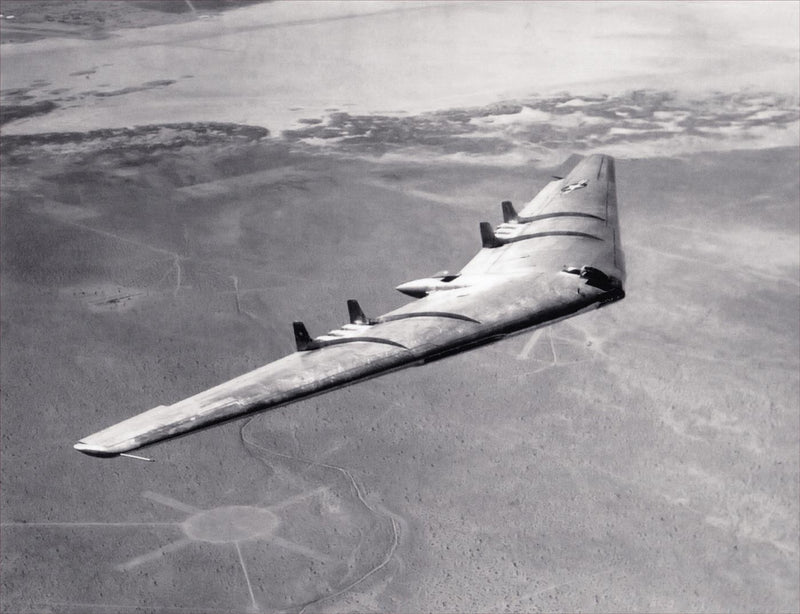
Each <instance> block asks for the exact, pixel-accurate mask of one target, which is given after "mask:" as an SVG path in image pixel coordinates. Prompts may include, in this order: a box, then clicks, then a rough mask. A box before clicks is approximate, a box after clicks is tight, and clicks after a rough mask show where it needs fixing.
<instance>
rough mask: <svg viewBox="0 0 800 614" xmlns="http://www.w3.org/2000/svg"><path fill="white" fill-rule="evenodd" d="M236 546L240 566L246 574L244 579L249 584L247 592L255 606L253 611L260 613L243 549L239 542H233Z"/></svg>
mask: <svg viewBox="0 0 800 614" xmlns="http://www.w3.org/2000/svg"><path fill="white" fill-rule="evenodd" d="M233 543H234V545H235V546H236V554H238V555H239V564H240V565H241V566H242V571H243V572H244V579H245V582H247V590H248V592H249V593H250V601H251V602H252V604H253V610H254V611H258V604H257V603H256V596H255V595H254V594H253V585H252V584H250V575H249V574H248V573H247V567H245V564H244V557H242V549H241V548H240V547H239V542H233Z"/></svg>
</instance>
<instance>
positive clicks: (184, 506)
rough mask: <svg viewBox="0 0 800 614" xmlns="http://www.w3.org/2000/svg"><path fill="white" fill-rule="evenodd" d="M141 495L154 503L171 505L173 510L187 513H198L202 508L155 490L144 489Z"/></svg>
mask: <svg viewBox="0 0 800 614" xmlns="http://www.w3.org/2000/svg"><path fill="white" fill-rule="evenodd" d="M142 496H143V497H144V498H145V499H150V500H151V501H155V502H156V503H160V504H161V505H166V506H167V507H171V508H172V509H174V510H178V511H179V512H185V513H187V514H198V513H200V512H202V511H203V510H200V509H198V508H196V507H194V506H192V505H189V504H188V503H183V502H181V501H177V500H176V499H173V498H172V497H167V496H166V495H160V494H158V493H157V492H153V491H152V490H145V491H144V492H143V493H142Z"/></svg>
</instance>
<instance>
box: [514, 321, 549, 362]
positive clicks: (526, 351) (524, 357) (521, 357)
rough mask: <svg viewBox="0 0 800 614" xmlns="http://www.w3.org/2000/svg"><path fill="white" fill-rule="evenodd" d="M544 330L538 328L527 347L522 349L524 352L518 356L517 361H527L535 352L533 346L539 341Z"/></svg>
mask: <svg viewBox="0 0 800 614" xmlns="http://www.w3.org/2000/svg"><path fill="white" fill-rule="evenodd" d="M543 330H544V329H543V328H537V329H536V330H535V331H533V334H532V335H531V336H530V338H529V339H528V342H527V343H526V344H525V347H523V348H522V351H521V352H520V353H519V355H518V356H517V360H527V358H528V355H529V354H530V353H531V351H532V350H533V346H534V345H536V342H537V341H538V340H539V337H541V336H542V331H543Z"/></svg>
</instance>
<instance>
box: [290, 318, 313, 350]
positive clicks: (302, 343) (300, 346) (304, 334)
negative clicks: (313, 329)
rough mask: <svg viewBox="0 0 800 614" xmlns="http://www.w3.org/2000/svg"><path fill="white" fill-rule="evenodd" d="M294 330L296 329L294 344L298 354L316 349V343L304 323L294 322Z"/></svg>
mask: <svg viewBox="0 0 800 614" xmlns="http://www.w3.org/2000/svg"><path fill="white" fill-rule="evenodd" d="M292 328H294V342H295V345H296V346H297V351H298V352H305V351H306V350H312V349H314V342H313V340H312V339H311V335H309V334H308V329H306V325H305V324H303V323H302V322H292Z"/></svg>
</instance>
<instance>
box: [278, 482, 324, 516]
mask: <svg viewBox="0 0 800 614" xmlns="http://www.w3.org/2000/svg"><path fill="white" fill-rule="evenodd" d="M329 490H330V488H329V487H327V486H320V487H319V488H315V489H314V490H310V491H308V492H303V493H300V494H299V495H295V496H294V497H289V498H288V499H284V500H283V501H281V502H280V503H275V504H274V505H268V506H267V509H270V510H279V509H281V508H282V507H287V506H289V505H294V504H295V503H297V502H298V501H302V500H303V499H307V498H308V497H315V496H317V495H319V494H322V493H324V492H328V491H329Z"/></svg>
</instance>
